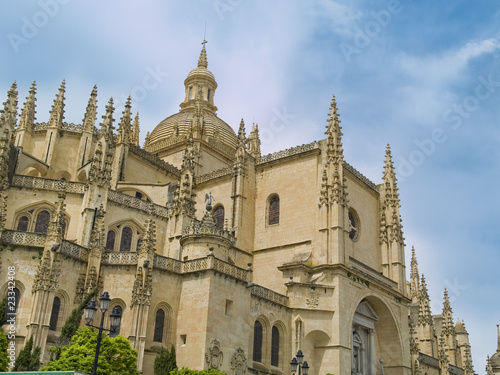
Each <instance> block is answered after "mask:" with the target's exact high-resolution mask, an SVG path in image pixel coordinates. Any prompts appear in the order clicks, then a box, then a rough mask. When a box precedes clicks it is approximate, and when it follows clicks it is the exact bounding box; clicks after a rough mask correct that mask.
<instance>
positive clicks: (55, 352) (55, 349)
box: [49, 289, 97, 359]
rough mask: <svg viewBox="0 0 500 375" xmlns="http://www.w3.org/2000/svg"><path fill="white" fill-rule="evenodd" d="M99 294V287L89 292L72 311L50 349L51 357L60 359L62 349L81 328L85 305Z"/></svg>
mask: <svg viewBox="0 0 500 375" xmlns="http://www.w3.org/2000/svg"><path fill="white" fill-rule="evenodd" d="M96 294H97V289H94V290H93V291H92V292H90V293H89V294H87V296H86V297H85V298H84V300H83V301H82V302H81V303H80V304H79V305H78V306H77V307H75V308H74V309H73V311H71V314H70V316H69V317H68V319H66V322H65V323H64V325H63V327H62V329H61V336H59V338H58V339H57V341H56V345H55V346H52V347H51V348H50V349H49V350H50V353H51V359H53V358H54V359H59V357H60V355H61V350H62V348H63V347H65V346H66V345H68V344H69V343H70V341H71V338H72V337H73V336H74V335H75V333H76V331H77V330H78V328H80V322H81V321H82V316H83V311H84V310H85V306H87V305H88V304H89V302H90V300H91V299H92V298H94V297H95V295H96Z"/></svg>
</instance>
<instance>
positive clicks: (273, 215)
mask: <svg viewBox="0 0 500 375" xmlns="http://www.w3.org/2000/svg"><path fill="white" fill-rule="evenodd" d="M280 216H281V212H280V196H279V195H278V194H277V193H272V194H269V196H268V197H267V200H266V226H270V225H277V224H279V223H280Z"/></svg>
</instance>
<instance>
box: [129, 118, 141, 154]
mask: <svg viewBox="0 0 500 375" xmlns="http://www.w3.org/2000/svg"><path fill="white" fill-rule="evenodd" d="M139 131H140V128H139V112H137V113H136V114H135V118H134V123H133V124H132V133H131V134H130V143H131V144H133V145H135V146H139Z"/></svg>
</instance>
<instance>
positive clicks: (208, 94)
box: [207, 89, 210, 102]
mask: <svg viewBox="0 0 500 375" xmlns="http://www.w3.org/2000/svg"><path fill="white" fill-rule="evenodd" d="M209 101H210V89H208V91H207V102H209Z"/></svg>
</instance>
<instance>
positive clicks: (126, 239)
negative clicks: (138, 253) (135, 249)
mask: <svg viewBox="0 0 500 375" xmlns="http://www.w3.org/2000/svg"><path fill="white" fill-rule="evenodd" d="M131 247H132V229H130V228H129V227H124V228H123V230H122V238H121V241H120V251H130V249H131Z"/></svg>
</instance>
